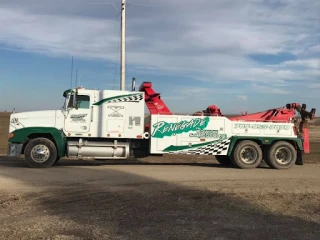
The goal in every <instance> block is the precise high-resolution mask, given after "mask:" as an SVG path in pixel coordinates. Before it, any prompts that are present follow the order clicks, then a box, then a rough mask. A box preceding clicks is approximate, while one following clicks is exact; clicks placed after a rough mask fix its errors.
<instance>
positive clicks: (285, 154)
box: [275, 147, 292, 164]
mask: <svg viewBox="0 0 320 240" xmlns="http://www.w3.org/2000/svg"><path fill="white" fill-rule="evenodd" d="M275 160H276V161H277V162H278V163H279V164H288V163H290V162H291V160H292V153H291V151H290V150H289V149H288V148H286V147H281V148H279V149H278V150H277V151H276V156H275Z"/></svg>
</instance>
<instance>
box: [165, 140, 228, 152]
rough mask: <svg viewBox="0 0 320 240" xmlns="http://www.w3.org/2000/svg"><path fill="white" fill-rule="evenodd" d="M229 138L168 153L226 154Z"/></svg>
mask: <svg viewBox="0 0 320 240" xmlns="http://www.w3.org/2000/svg"><path fill="white" fill-rule="evenodd" d="M230 142H231V138H228V139H225V140H223V141H221V142H218V143H212V144H208V145H205V146H203V147H198V148H195V149H188V150H181V151H175V152H169V154H183V155H226V154H227V152H228V149H229V145H230Z"/></svg>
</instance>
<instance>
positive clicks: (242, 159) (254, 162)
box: [231, 140, 263, 169]
mask: <svg viewBox="0 0 320 240" xmlns="http://www.w3.org/2000/svg"><path fill="white" fill-rule="evenodd" d="M246 150H247V151H248V154H250V155H251V156H249V155H248V156H243V152H244V151H246ZM248 158H249V159H248ZM262 159H263V152H262V149H261V147H260V146H259V145H258V144H257V143H255V142H254V141H250V140H244V141H241V142H240V143H238V144H237V146H236V147H235V148H234V151H233V153H232V157H231V161H232V163H233V165H234V166H236V167H238V168H242V169H252V168H257V167H258V166H259V165H260V164H261V162H262Z"/></svg>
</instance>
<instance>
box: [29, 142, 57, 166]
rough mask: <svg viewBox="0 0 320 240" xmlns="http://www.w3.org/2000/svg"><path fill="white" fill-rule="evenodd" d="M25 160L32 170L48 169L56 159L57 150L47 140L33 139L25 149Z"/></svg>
mask: <svg viewBox="0 0 320 240" xmlns="http://www.w3.org/2000/svg"><path fill="white" fill-rule="evenodd" d="M24 155H25V160H26V162H27V164H28V165H29V166H30V167H32V168H48V167H51V166H52V164H54V162H55V161H56V159H57V149H56V146H55V145H54V143H53V142H52V141H50V140H49V139H47V138H35V139H33V140H31V141H30V142H29V143H28V144H27V146H26V148H25V152H24Z"/></svg>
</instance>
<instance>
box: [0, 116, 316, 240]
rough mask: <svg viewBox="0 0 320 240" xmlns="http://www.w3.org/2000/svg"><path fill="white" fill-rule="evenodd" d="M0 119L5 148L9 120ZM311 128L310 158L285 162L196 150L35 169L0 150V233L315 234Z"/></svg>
mask: <svg viewBox="0 0 320 240" xmlns="http://www.w3.org/2000/svg"><path fill="white" fill-rule="evenodd" d="M3 115H4V114H3ZM3 115H2V116H3ZM0 121H1V122H0V134H2V135H0V153H3V154H5V153H6V141H7V136H8V130H7V124H8V119H7V117H2V118H1V114H0ZM310 130H311V153H310V154H308V155H305V156H304V159H305V160H306V163H307V164H305V165H303V166H294V167H293V168H291V169H288V170H271V169H269V168H268V167H265V166H261V167H260V168H258V169H253V170H241V169H235V168H224V167H221V165H219V164H218V163H217V162H216V161H215V160H214V159H212V158H209V157H194V156H193V157H192V156H191V157H190V156H189V157H187V158H186V157H183V158H182V157H179V156H176V157H173V156H167V157H150V158H145V159H138V160H132V161H108V162H101V161H99V162H94V161H81V160H69V159H62V160H61V161H60V162H59V163H58V165H57V166H54V167H52V168H49V169H31V168H28V167H27V165H26V163H25V162H24V161H23V159H20V158H8V157H6V156H0V239H148V240H149V239H219V240H224V239H226V240H227V239H297V240H298V239H299V240H300V239H317V240H318V239H320V164H318V163H319V162H320V161H319V160H320V159H319V156H320V127H317V126H311V127H310Z"/></svg>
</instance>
